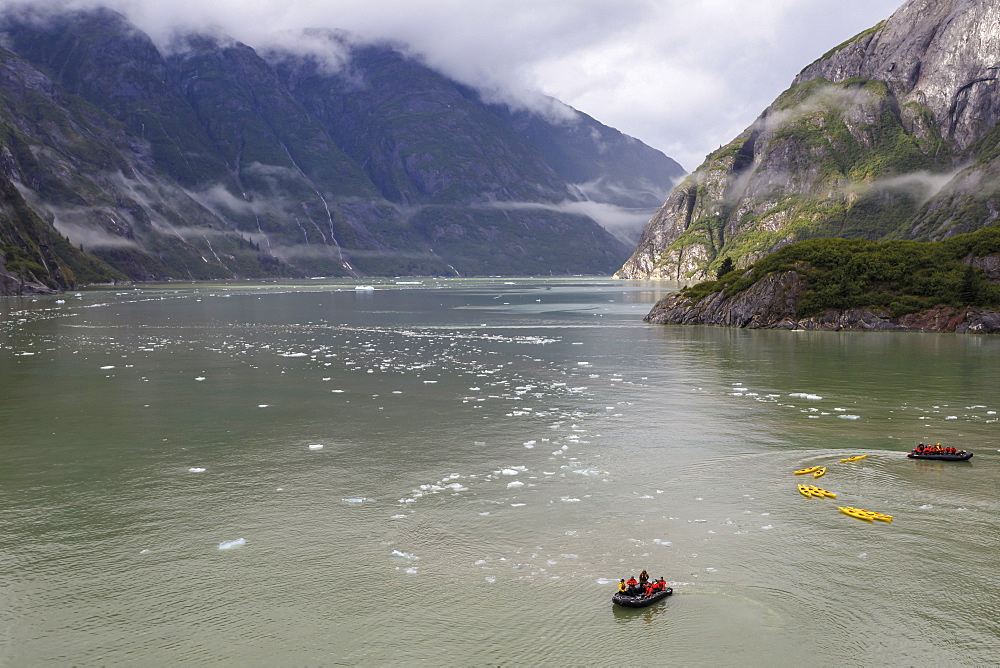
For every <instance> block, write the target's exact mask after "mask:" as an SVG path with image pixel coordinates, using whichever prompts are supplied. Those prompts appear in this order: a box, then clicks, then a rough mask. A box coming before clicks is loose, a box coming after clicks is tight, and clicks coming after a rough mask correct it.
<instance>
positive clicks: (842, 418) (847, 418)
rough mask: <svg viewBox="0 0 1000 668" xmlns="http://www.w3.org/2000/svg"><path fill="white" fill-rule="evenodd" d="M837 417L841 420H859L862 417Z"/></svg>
mask: <svg viewBox="0 0 1000 668" xmlns="http://www.w3.org/2000/svg"><path fill="white" fill-rule="evenodd" d="M837 417H839V418H840V419H841V420H857V419H858V418H860V417H861V416H860V415H838V416H837Z"/></svg>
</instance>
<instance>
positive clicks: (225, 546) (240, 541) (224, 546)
mask: <svg viewBox="0 0 1000 668" xmlns="http://www.w3.org/2000/svg"><path fill="white" fill-rule="evenodd" d="M246 544H247V541H246V538H237V539H236V540H224V541H222V542H221V543H219V549H220V550H230V549H232V548H234V547H239V546H240V545H246Z"/></svg>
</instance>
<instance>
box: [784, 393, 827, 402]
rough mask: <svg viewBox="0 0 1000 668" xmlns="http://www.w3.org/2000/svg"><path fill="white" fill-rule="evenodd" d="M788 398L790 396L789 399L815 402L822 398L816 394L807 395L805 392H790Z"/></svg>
mask: <svg viewBox="0 0 1000 668" xmlns="http://www.w3.org/2000/svg"><path fill="white" fill-rule="evenodd" d="M788 396H790V397H801V398H803V399H809V400H810V401H817V400H819V399H822V398H823V397H821V396H819V395H818V394H807V393H805V392H792V393H791V394H789V395H788Z"/></svg>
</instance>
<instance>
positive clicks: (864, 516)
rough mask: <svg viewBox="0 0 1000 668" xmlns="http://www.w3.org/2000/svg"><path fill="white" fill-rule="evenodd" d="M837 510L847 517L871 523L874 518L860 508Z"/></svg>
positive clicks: (843, 507) (841, 508)
mask: <svg viewBox="0 0 1000 668" xmlns="http://www.w3.org/2000/svg"><path fill="white" fill-rule="evenodd" d="M837 509H838V510H840V512H842V513H844V514H845V515H850V516H851V517H857V518H858V519H859V520H868V521H869V522H871V521H872V520H873V519H874V518H873V517H870V516H869V515H868V511H867V510H861V509H859V508H851V507H850V506H847V507H845V506H837Z"/></svg>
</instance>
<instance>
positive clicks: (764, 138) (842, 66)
mask: <svg viewBox="0 0 1000 668" xmlns="http://www.w3.org/2000/svg"><path fill="white" fill-rule="evenodd" d="M998 58H1000V7H998V6H997V5H996V3H994V2H990V1H988V0H909V1H908V2H906V3H905V4H904V5H903V6H902V7H901V8H900V9H899V10H897V11H896V12H895V13H894V14H893V15H892V17H890V18H889V19H887V20H886V21H884V22H882V23H880V24H878V25H877V26H875V27H873V28H871V29H870V30H867V31H865V32H863V33H861V34H859V35H857V36H856V37H854V38H853V39H851V40H849V41H847V42H845V43H844V44H841V45H839V46H837V47H835V48H834V49H832V50H831V51H830V52H828V53H827V54H825V55H824V56H823V57H821V58H820V59H818V60H817V61H816V62H814V63H812V64H811V65H809V66H808V67H806V68H805V69H804V70H803V71H802V72H801V73H800V74H799V75H798V76H797V77H796V78H795V80H794V81H793V83H792V85H791V87H790V88H789V89H788V90H787V91H785V92H784V93H783V94H782V95H780V96H779V97H778V99H777V100H775V102H774V103H773V104H772V105H771V106H770V107H768V108H767V109H766V110H764V112H763V113H762V114H761V115H760V117H759V118H758V119H757V120H756V121H755V122H754V123H753V124H752V125H751V126H750V127H749V128H747V129H746V130H745V131H744V132H743V133H742V134H741V135H740V136H739V137H737V138H736V139H734V140H733V141H732V142H730V143H729V144H727V145H726V146H723V147H721V148H720V149H719V150H718V151H716V152H714V153H712V154H711V155H709V156H708V158H707V159H706V161H705V162H704V163H703V164H702V165H701V166H700V167H699V168H698V169H697V170H696V171H695V172H694V173H693V174H691V175H690V176H689V177H688V178H687V179H685V180H684V181H683V182H682V183H681V184H679V185H678V186H677V187H676V188H674V190H673V191H672V192H671V193H670V195H669V196H668V198H667V200H666V202H665V203H664V205H663V206H662V207H661V209H660V210H659V211H658V212H657V213H656V214H655V216H654V217H653V218H652V219H651V221H650V222H649V224H648V225H647V227H646V229H645V231H644V232H643V235H642V238H641V239H640V242H639V245H638V247H637V248H636V250H635V252H634V253H633V255H632V257H631V258H630V259H629V260H628V261H627V262H626V263H625V265H624V266H623V267H622V268H621V269H620V270H619V272H618V273H617V276H620V277H624V278H647V277H659V278H673V279H687V278H695V279H700V278H704V277H706V276H710V275H713V274H714V272H715V271H716V270H717V269H718V267H719V266H720V265H721V263H722V261H723V260H724V259H725V258H727V257H728V258H732V259H733V260H735V261H736V266H738V267H746V266H748V265H749V264H750V263H752V262H753V261H754V260H756V259H757V258H760V257H762V256H764V255H766V254H767V253H770V252H773V251H774V250H776V249H778V248H781V247H782V246H784V245H786V244H789V243H791V242H794V241H796V240H800V239H809V238H817V237H847V238H863V239H916V240H935V239H942V238H946V237H949V236H951V235H954V234H958V233H962V232H969V231H972V230H976V229H979V228H981V227H983V226H985V225H988V224H990V223H992V222H993V221H995V220H996V219H997V217H998V215H1000V125H998V120H1000V89H998V72H1000V69H998V68H1000V60H998Z"/></svg>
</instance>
